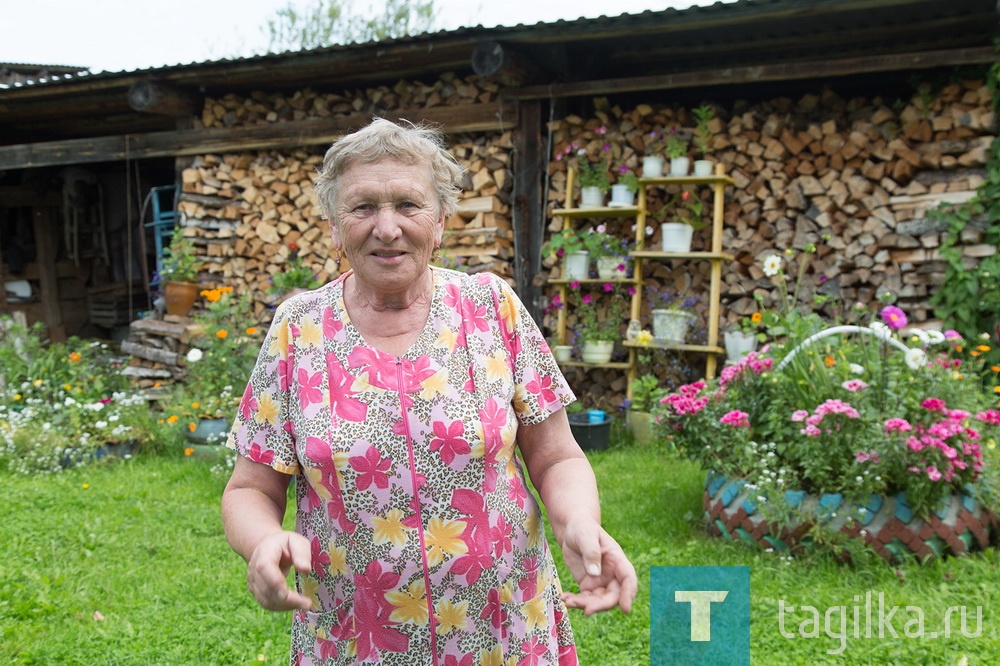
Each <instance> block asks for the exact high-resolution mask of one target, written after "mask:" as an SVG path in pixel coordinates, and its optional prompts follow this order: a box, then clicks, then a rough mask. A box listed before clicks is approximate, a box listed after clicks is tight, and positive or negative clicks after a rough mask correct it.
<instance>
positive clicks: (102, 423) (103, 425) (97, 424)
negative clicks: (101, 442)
mask: <svg viewBox="0 0 1000 666" xmlns="http://www.w3.org/2000/svg"><path fill="white" fill-rule="evenodd" d="M94 427H96V428H107V427H108V422H107V421H95V422H94Z"/></svg>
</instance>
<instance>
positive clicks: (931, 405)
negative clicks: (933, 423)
mask: <svg viewBox="0 0 1000 666" xmlns="http://www.w3.org/2000/svg"><path fill="white" fill-rule="evenodd" d="M920 406H921V407H923V408H924V409H926V410H927V411H930V412H941V413H942V414H943V413H944V410H945V406H946V405H945V402H944V400H942V399H941V398H927V399H926V400H924V401H923V402H922V403H920Z"/></svg>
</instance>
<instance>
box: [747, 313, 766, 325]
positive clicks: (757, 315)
mask: <svg viewBox="0 0 1000 666" xmlns="http://www.w3.org/2000/svg"><path fill="white" fill-rule="evenodd" d="M763 318H764V316H763V315H762V314H761V313H759V312H754V313H753V314H752V315H750V321H752V322H753V323H755V324H759V323H760V322H761V320H762V319H763Z"/></svg>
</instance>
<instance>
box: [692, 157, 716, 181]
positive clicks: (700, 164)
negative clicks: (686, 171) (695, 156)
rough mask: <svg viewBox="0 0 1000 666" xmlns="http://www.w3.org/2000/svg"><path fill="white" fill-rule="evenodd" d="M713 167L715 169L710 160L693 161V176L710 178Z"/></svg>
mask: <svg viewBox="0 0 1000 666" xmlns="http://www.w3.org/2000/svg"><path fill="white" fill-rule="evenodd" d="M713 167H715V162H713V161H712V160H695V161H694V175H696V176H698V177H701V178H704V177H705V176H711V175H712V171H713Z"/></svg>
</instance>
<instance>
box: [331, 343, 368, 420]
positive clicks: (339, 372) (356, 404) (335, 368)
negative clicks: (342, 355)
mask: <svg viewBox="0 0 1000 666" xmlns="http://www.w3.org/2000/svg"><path fill="white" fill-rule="evenodd" d="M326 371H327V375H328V377H329V379H330V412H331V414H333V415H334V416H336V417H338V418H341V419H344V420H345V421H354V422H357V423H360V422H361V421H364V420H365V419H366V418H367V417H368V405H366V404H365V403H363V402H361V401H360V400H358V399H357V398H355V397H354V396H355V395H357V393H356V392H355V391H352V390H351V385H352V384H353V383H354V377H353V376H352V375H351V373H349V372H348V371H347V368H345V367H344V366H342V365H341V364H340V363H337V359H336V357H335V356H334V355H333V354H330V355H329V356H328V357H327V360H326Z"/></svg>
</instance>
